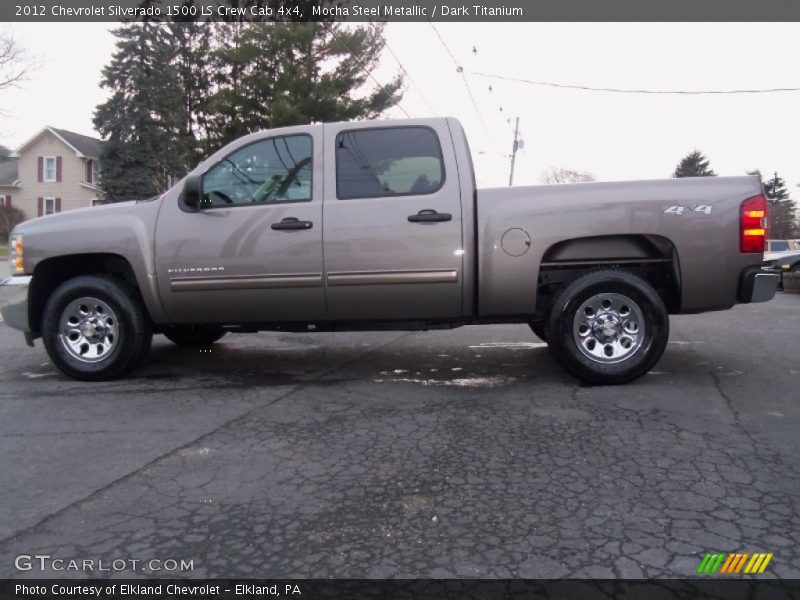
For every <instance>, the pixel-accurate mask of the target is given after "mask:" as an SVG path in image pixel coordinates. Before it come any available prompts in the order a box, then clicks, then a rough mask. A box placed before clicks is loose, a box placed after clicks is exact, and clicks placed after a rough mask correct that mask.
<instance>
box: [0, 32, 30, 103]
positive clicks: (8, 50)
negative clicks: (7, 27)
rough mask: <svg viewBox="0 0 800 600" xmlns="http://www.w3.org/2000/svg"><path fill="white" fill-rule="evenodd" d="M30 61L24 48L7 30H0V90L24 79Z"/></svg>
mask: <svg viewBox="0 0 800 600" xmlns="http://www.w3.org/2000/svg"><path fill="white" fill-rule="evenodd" d="M30 68H31V62H30V60H29V57H28V55H27V54H26V52H25V49H24V48H23V47H22V46H20V45H19V43H18V42H17V40H15V39H14V36H13V35H12V34H11V33H10V32H8V31H0V91H2V90H5V89H7V88H10V87H14V86H16V85H17V83H18V82H19V81H22V80H23V79H25V77H26V75H27V74H28V71H29V70H30Z"/></svg>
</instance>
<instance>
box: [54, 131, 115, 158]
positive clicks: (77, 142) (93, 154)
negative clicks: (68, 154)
mask: <svg viewBox="0 0 800 600" xmlns="http://www.w3.org/2000/svg"><path fill="white" fill-rule="evenodd" d="M48 129H50V131H52V132H53V133H55V134H56V135H57V136H59V137H60V138H62V139H63V140H64V141H65V142H67V144H69V145H70V146H72V147H73V148H75V150H77V151H78V152H79V153H80V154H83V155H84V156H85V157H87V158H99V157H100V150H101V149H102V148H103V140H99V139H97V138H93V137H89V136H88V135H81V134H80V133H73V132H72V131H67V130H66V129H56V128H55V127H48Z"/></svg>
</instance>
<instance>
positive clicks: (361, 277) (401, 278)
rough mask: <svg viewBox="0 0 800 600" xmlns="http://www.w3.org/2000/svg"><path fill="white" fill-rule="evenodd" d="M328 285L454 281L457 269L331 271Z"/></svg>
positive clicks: (456, 276)
mask: <svg viewBox="0 0 800 600" xmlns="http://www.w3.org/2000/svg"><path fill="white" fill-rule="evenodd" d="M327 280H328V285H330V286H342V285H397V284H403V283H455V282H457V281H458V271H456V270H455V269H452V270H451V269H435V270H430V271H376V272H369V271H359V272H355V273H331V274H329V275H328V277H327Z"/></svg>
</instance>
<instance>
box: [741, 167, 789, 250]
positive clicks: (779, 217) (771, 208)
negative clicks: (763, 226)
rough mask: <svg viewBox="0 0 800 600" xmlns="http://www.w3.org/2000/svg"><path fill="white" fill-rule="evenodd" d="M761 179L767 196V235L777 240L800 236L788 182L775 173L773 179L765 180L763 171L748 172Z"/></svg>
mask: <svg viewBox="0 0 800 600" xmlns="http://www.w3.org/2000/svg"><path fill="white" fill-rule="evenodd" d="M747 174H748V175H756V176H757V177H759V178H760V179H761V184H762V185H763V186H764V193H765V194H766V196H767V217H768V224H767V228H768V229H767V235H769V237H770V238H772V239H776V240H785V239H792V238H795V237H797V236H798V235H800V231H798V224H797V221H796V220H795V214H796V212H795V211H796V206H795V203H794V201H793V200H792V199H791V198H790V196H789V191H788V190H787V189H786V182H785V181H784V180H783V178H781V177H778V174H777V173H775V175H774V177H772V178H771V179H766V180H765V179H764V177H763V176H762V175H761V171H759V170H755V171H748V172H747Z"/></svg>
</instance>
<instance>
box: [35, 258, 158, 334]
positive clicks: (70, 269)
mask: <svg viewBox="0 0 800 600" xmlns="http://www.w3.org/2000/svg"><path fill="white" fill-rule="evenodd" d="M80 275H114V276H116V277H119V278H120V279H122V280H123V281H125V282H126V283H127V284H128V285H130V286H131V287H132V288H133V289H135V290H136V291H137V292H138V293H139V297H140V299H141V300H142V302H143V305H144V306H145V309H146V310H147V313H148V316H150V315H151V314H152V313H151V312H150V307H149V306H148V304H147V302H146V299H145V298H144V297H143V296H142V292H141V287H140V285H139V282H138V280H137V279H136V273H135V271H134V269H133V267H132V266H131V263H130V262H129V261H128V260H127V259H126V258H125V257H124V256H122V255H120V254H114V253H82V254H68V255H64V256H55V257H52V258H47V259H45V260H43V261H41V262H39V263H38V264H37V265H36V267H35V269H34V271H33V277H32V279H31V286H30V289H29V290H28V324H29V327H30V330H31V332H33V334H34V335H36V336H38V335H39V334H40V332H41V325H42V315H43V313H44V307H45V304H46V303H47V300H48V298H49V297H50V295H51V294H52V293H53V291H55V289H56V288H57V287H58V286H60V285H61V284H62V283H64V282H65V281H67V280H69V279H72V278H73V277H78V276H80Z"/></svg>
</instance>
